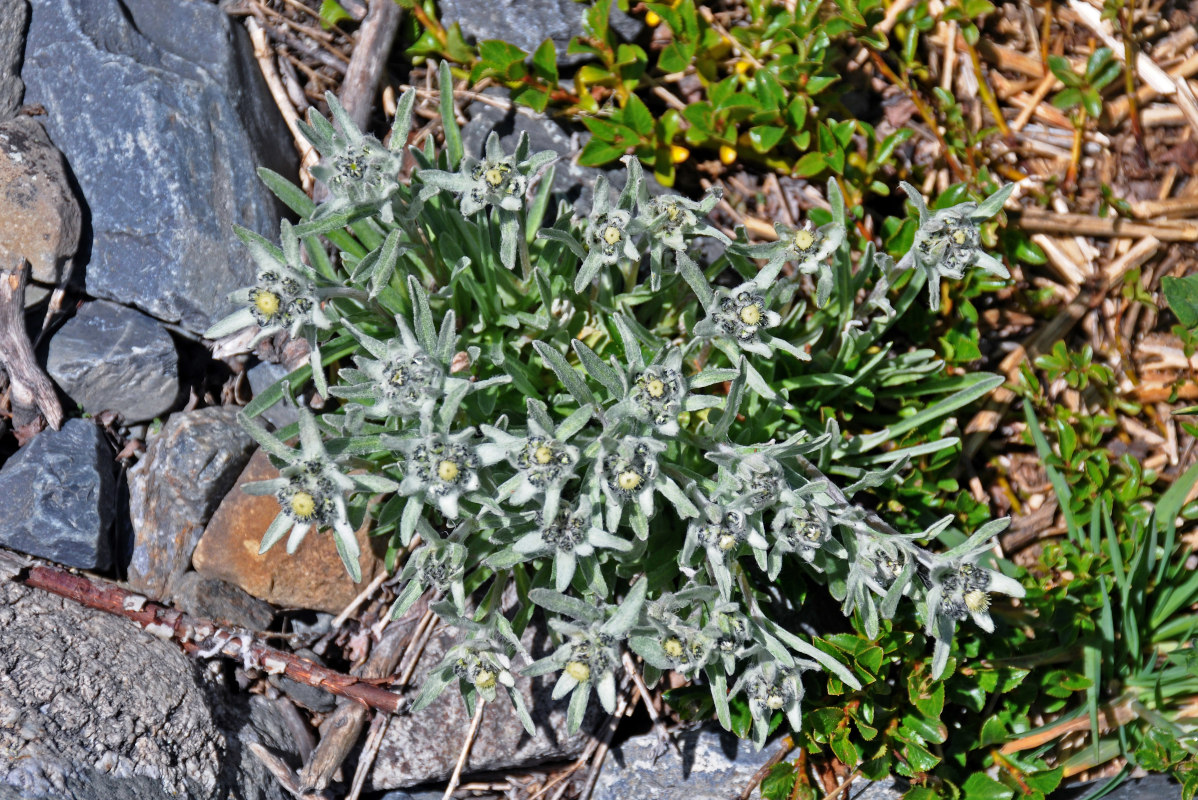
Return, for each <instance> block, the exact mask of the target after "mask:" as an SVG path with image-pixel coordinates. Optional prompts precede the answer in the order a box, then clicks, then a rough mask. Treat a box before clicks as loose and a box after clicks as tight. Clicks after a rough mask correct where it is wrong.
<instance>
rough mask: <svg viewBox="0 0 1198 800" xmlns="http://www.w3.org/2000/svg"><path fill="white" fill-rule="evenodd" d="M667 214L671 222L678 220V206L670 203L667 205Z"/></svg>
mask: <svg viewBox="0 0 1198 800" xmlns="http://www.w3.org/2000/svg"><path fill="white" fill-rule="evenodd" d="M666 216H667V217H669V218H670V222H677V221H678V206H676V205H674V204H673V203H670V204H669V205H668V206H666Z"/></svg>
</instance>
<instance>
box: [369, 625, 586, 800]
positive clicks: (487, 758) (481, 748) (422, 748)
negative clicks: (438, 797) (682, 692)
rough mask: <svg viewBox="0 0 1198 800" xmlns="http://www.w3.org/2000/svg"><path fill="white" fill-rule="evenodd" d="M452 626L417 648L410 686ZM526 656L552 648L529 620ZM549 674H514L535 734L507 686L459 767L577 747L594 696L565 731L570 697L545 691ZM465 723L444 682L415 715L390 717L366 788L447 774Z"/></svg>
mask: <svg viewBox="0 0 1198 800" xmlns="http://www.w3.org/2000/svg"><path fill="white" fill-rule="evenodd" d="M457 639H458V634H457V631H456V630H455V629H453V628H446V629H442V630H441V631H439V632H438V633H436V634H435V635H434V636H433V637H432V638H431V639H430V640H429V642H428V645H427V646H426V647H425V649H424V654H423V655H422V656H421V658H420V663H419V666H418V667H417V669H416V677H415V679H414V681H413V685H415V686H420V685H422V684H423V682H424V679H425V676H426V675H427V674H428V672H429V670H430V669H432V668H433V667H435V666H437V664H439V663H440V661H441V658H442V656H444V655H445V651H446V650H448V649H449V648H450V647H452V646H453V644H454V643H455V642H456V641H457ZM521 640H522V641H523V642H524V646H525V647H527V648H528V649H529V651H530V652H531V653H532V656H533V658H540V657H542V656H545V655H547V654H548V653H549V652H550V651H551V649H552V648H551V647H550V645H549V643H548V641H547V637H546V636H545V633H544V629H543V628H539V627H537V626H536V625H530V626H529V628H528V630H526V631H525V632H524V636H523V637H521ZM556 679H557V678H556V676H555V675H545V676H542V677H539V678H527V677H519V676H518V677H517V678H516V688H517V689H519V690H520V691H521V692H523V694H524V702H525V704H526V705H527V706H528V713H529V714H530V715H531V716H532V718H533V722H534V723H535V724H536V725H537V735H536V736H529V735H528V733H527V732H526V731H525V730H524V728H523V726H522V725H521V724H520V721H519V719H517V717H516V712H515V711H513V710H512V704H511V701H510V700H509V699H508V697H507V693H506V692H500V693H499V696H498V698H496V702H494V703H490V704H488V705H487V710H486V713H484V714H483V719H482V724H481V725H480V726H479V729H478V735H477V736H476V737H475V739H474V744H473V745H472V746H471V748H470V756H469V757H468V758H467V760H466V766H465V769H464V774H472V773H477V772H485V771H493V770H494V771H498V770H504V769H507V768H509V767H517V766H527V765H531V764H539V763H542V762H545V761H562V760H566V759H570V758H574V757H576V756H577V755H578V754H579V753H581V752H582V749H583V747H584V746H585V745H586V743H587V740H588V738H589V735H588V734H587V733H586V732H587V731H589V730H592V729H593V728H594V726H595V725H596V724H597V723H598V722H599V721H600V719H601V714H600V712H599V701H598V700H597V699H596V698H595V697H594V696H592V697H591V704H590V709H589V713H588V714H587V716H586V717H584V718H583V723H582V729H581V730H580V731H579V732H578V733H576V734H574V735H573V736H570V735H568V734H567V733H566V707H567V705H568V703H569V698H562V699H561V700H558V701H555V700H554V699H553V697H552V694H553V684H554V682H555V681H556ZM469 728H470V715H469V714H467V713H466V707H465V704H464V703H463V702H462V697H461V694H460V693H459V692H458V689H457V683H456V682H455V683H453V684H451V685H450V686H449V687H448V688H446V690H445V691H444V692H443V693H442V694H441V696H440V697H438V698H437V699H436V700H434V701H433V703H432V704H431V705H429V706H428V707H427V708H424V709H422V710H421V711H418V712H416V713H415V714H409V715H407V716H402V717H393V718H392V720H391V724H390V725H389V726H388V727H387V733H386V735H385V736H384V737H383V742H382V746H381V747H380V748H379V752H378V756H377V757H376V758H375V763H374V770H373V772H372V773H371V776H370V784H369V785H370V787H371V788H373V789H378V790H382V789H403V788H407V787H409V786H418V785H420V784H422V783H430V782H433V781H443V780H446V779H447V778H448V777H449V776H450V773H452V772H453V768H454V764H455V763H456V762H457V758H458V755H459V753H460V752H461V747H462V742H463V741H465V737H466V732H467V731H468V730H469Z"/></svg>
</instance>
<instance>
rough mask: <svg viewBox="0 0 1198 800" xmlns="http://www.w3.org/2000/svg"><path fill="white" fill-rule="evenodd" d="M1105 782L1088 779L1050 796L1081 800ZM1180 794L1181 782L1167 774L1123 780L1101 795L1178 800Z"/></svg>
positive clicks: (1133, 799) (1121, 799) (1131, 799)
mask: <svg viewBox="0 0 1198 800" xmlns="http://www.w3.org/2000/svg"><path fill="white" fill-rule="evenodd" d="M1106 784H1107V781H1105V780H1097V781H1089V782H1087V783H1083V784H1080V785H1078V786H1071V787H1069V788H1068V789H1058V790H1057V791H1056V792H1053V795H1052V796H1053V797H1054V798H1060V800H1081V798H1083V797H1086V796H1088V795H1090V794H1091V793H1093V792H1094V791H1096V790H1097V789H1100V788H1102V787H1103V786H1105V785H1106ZM1181 796H1182V795H1181V784H1179V783H1178V782H1177V781H1175V780H1173V778H1171V777H1169V776H1168V775H1148V776H1146V777H1143V778H1136V779H1135V780H1129V781H1124V782H1123V783H1121V784H1119V785H1118V786H1117V787H1115V789H1114V790H1112V791H1111V792H1110V793H1109V794H1106V795H1103V797H1105V798H1109V800H1180V799H1181Z"/></svg>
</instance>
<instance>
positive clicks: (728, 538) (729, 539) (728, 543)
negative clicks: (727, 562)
mask: <svg viewBox="0 0 1198 800" xmlns="http://www.w3.org/2000/svg"><path fill="white" fill-rule="evenodd" d="M719 545H720V549H721V550H731V549H732V548H733V547H736V537H735V536H733V535H732V534H730V533H725V534H724V535H723V536H721V537H720V541H719Z"/></svg>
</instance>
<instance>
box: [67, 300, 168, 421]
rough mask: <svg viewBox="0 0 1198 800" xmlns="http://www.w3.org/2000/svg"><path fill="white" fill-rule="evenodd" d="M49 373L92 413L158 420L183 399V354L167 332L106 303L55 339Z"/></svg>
mask: <svg viewBox="0 0 1198 800" xmlns="http://www.w3.org/2000/svg"><path fill="white" fill-rule="evenodd" d="M46 371H47V372H49V373H50V377H52V378H54V380H55V382H56V383H58V385H59V387H60V388H61V389H62V390H63V391H64V392H66V394H67V395H68V396H69V397H70V398H71V399H72V400H74V401H75V402H76V403H78V404H79V405H81V406H82V407H83V410H84V411H86V412H87V413H89V414H98V413H100V412H101V411H116V412H118V413H120V415H121V416H122V417H123V418H124V420H125V422H130V423H131V422H141V421H143V420H148V419H153V418H154V417H157V416H160V415H162V414H164V413H166V412H167V411H169V410H170V408H171V406H173V405H174V404H175V400H176V399H177V398H178V396H179V354H178V353H177V352H176V350H175V342H174V340H173V339H171V335H170V334H169V333H167V330H166V328H164V327H162V326H161V325H160V324H158V323H157V322H156V321H155V320H153V319H151V318H150V317H147V316H146V315H145V314H142V313H141V312H140V311H135V310H134V309H131V308H126V307H124V306H118V305H116V304H115V303H109V302H106V301H104V300H96V301H93V302H90V303H87V304H85V305H84V306H83V307H82V308H81V309H79V311H78V312H77V313H76V314H75V316H73V317H71V319H69V320H67V322H66V324H65V325H63V326H62V328H60V329H59V330H58V332H57V333H55V334H54V336H53V338H52V339H51V340H50V351H49V355H48V357H47V360H46Z"/></svg>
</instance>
